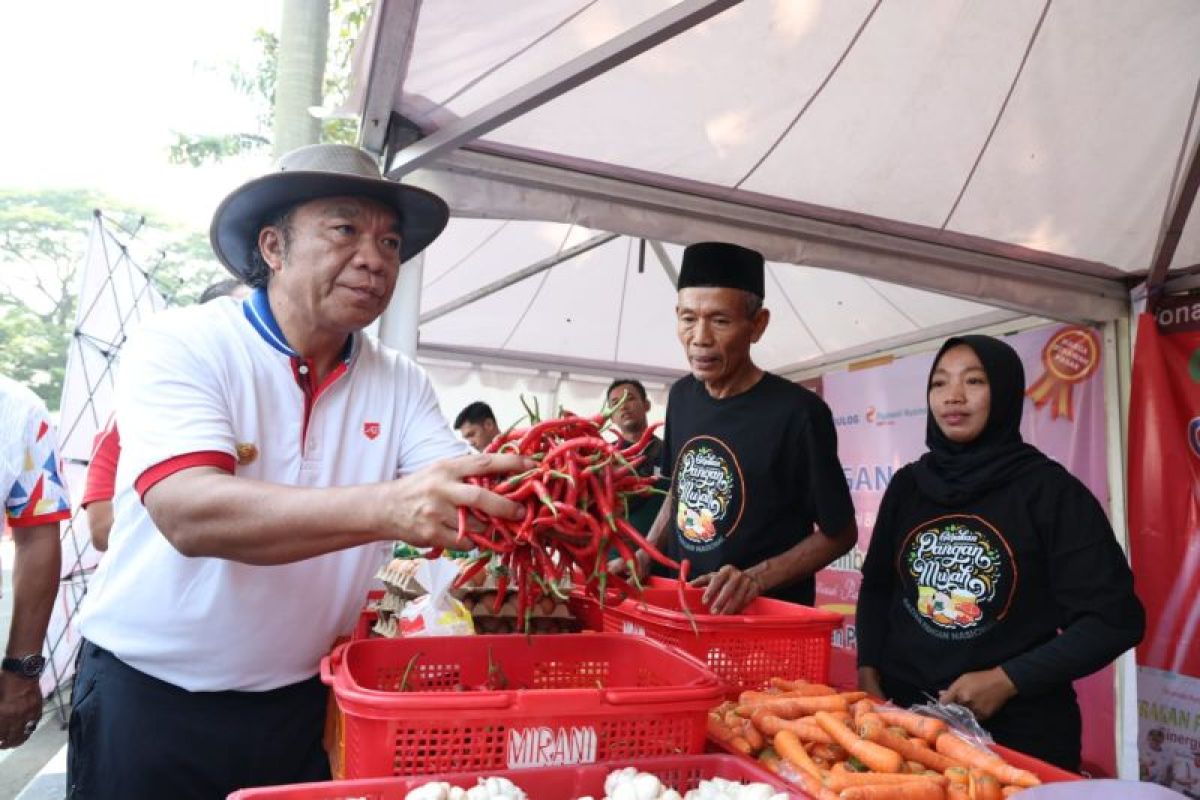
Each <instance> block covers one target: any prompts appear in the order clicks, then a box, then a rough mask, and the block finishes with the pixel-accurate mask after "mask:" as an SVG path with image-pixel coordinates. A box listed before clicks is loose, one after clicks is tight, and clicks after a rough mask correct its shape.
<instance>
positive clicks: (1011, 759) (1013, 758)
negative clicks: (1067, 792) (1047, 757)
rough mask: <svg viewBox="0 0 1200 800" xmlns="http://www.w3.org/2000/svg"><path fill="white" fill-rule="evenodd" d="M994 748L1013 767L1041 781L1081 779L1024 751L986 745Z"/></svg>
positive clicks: (1079, 776) (1052, 781) (1081, 777)
mask: <svg viewBox="0 0 1200 800" xmlns="http://www.w3.org/2000/svg"><path fill="white" fill-rule="evenodd" d="M988 747H990V748H991V749H993V750H995V751H996V752H997V753H998V754H1000V756H1001V757H1002V758H1003V759H1004V760H1005V761H1007V762H1008V763H1010V764H1012V765H1013V766H1014V767H1019V768H1021V769H1027V770H1029V771H1030V772H1032V773H1033V774H1034V775H1037V776H1038V777H1039V778H1041V779H1042V782H1043V783H1062V782H1063V781H1081V780H1083V779H1084V778H1083V776H1082V775H1076V774H1075V773H1074V772H1068V771H1067V770H1065V769H1063V768H1062V767H1056V766H1054V765H1053V764H1047V763H1046V762H1045V761H1042V760H1040V759H1037V758H1034V757H1033V756H1027V755H1025V754H1024V753H1018V752H1017V751H1016V750H1010V749H1008V748H1007V747H1004V746H1002V745H998V744H992V745H988Z"/></svg>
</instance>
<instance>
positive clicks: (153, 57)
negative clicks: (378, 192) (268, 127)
mask: <svg viewBox="0 0 1200 800" xmlns="http://www.w3.org/2000/svg"><path fill="white" fill-rule="evenodd" d="M281 6H282V0H205V2H203V3H191V2H180V0H103V1H102V2H96V0H61V1H60V2H55V3H38V2H12V3H4V4H3V8H2V9H0V74H2V75H4V76H5V77H4V80H3V86H4V91H3V94H2V95H0V97H2V98H3V99H2V101H0V102H3V106H2V107H3V113H2V114H0V118H2V119H3V123H2V124H0V186H2V187H3V188H6V189H42V188H75V187H78V188H86V189H92V190H97V191H100V192H103V193H105V194H107V195H110V196H112V197H113V198H114V199H120V200H122V201H125V202H128V203H131V204H135V205H137V206H142V207H145V208H147V210H150V211H156V212H158V213H160V214H162V215H163V216H164V217H166V218H168V219H172V220H174V221H177V222H180V223H183V224H188V225H191V226H194V227H197V228H200V229H206V228H207V226H208V220H209V218H210V217H211V215H212V211H213V209H214V208H215V207H216V204H217V203H218V202H219V201H220V199H221V197H223V196H224V194H225V193H226V192H228V191H229V190H230V189H232V188H233V187H234V186H236V185H237V184H238V183H240V182H241V181H242V180H244V179H245V178H248V177H250V176H252V175H255V174H258V173H260V172H262V171H263V170H265V169H266V167H267V166H268V163H269V156H263V157H259V158H247V159H238V160H236V161H235V162H234V163H229V164H224V165H221V166H217V167H205V168H203V169H192V168H187V167H172V166H170V165H168V164H167V148H168V145H169V143H170V141H171V139H172V136H171V131H172V130H173V129H174V130H180V131H187V132H189V133H204V132H211V133H218V132H233V131H239V130H250V131H252V130H255V125H256V123H255V109H254V106H253V105H252V104H251V103H250V102H249V101H248V100H247V99H246V98H244V97H243V96H242V95H240V94H239V93H238V92H237V91H236V89H234V88H233V87H232V85H231V84H230V82H229V79H228V75H229V73H230V65H232V64H234V63H236V62H238V61H239V60H241V61H244V62H247V63H249V62H250V61H252V59H253V58H254V55H255V53H256V52H257V48H256V45H255V43H254V39H253V36H254V32H255V30H256V29H257V28H259V27H265V28H268V29H269V30H272V31H277V30H278V21H279V11H280V7H281Z"/></svg>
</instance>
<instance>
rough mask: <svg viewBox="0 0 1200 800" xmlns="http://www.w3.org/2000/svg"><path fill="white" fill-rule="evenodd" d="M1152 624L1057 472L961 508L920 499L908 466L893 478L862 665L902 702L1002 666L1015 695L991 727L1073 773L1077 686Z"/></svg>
mask: <svg viewBox="0 0 1200 800" xmlns="http://www.w3.org/2000/svg"><path fill="white" fill-rule="evenodd" d="M1144 620H1145V617H1144V614H1143V612H1142V608H1141V605H1140V603H1139V602H1138V600H1137V598H1136V597H1135V595H1134V593H1133V575H1132V573H1131V572H1130V570H1129V566H1128V563H1127V562H1126V560H1125V555H1124V553H1123V552H1122V551H1121V548H1120V546H1119V545H1118V544H1117V541H1116V538H1115V536H1114V535H1113V532H1112V528H1111V526H1110V525H1109V523H1108V519H1107V517H1106V516H1105V515H1104V511H1103V509H1101V507H1100V504H1099V503H1098V502H1097V501H1096V499H1095V497H1093V496H1092V494H1091V492H1089V491H1088V490H1087V488H1086V487H1085V486H1084V485H1083V484H1082V483H1080V481H1079V480H1078V479H1076V478H1075V477H1074V476H1072V475H1071V474H1070V473H1068V472H1067V471H1066V470H1065V469H1063V468H1062V467H1061V466H1060V465H1058V464H1054V463H1050V464H1047V465H1046V466H1044V467H1042V468H1038V469H1036V470H1033V471H1032V472H1030V473H1029V474H1026V475H1021V476H1018V477H1017V478H1016V479H1015V480H1013V481H1011V482H1009V483H1007V484H1005V485H1003V486H1001V487H999V488H996V489H993V490H991V491H989V492H986V493H984V494H983V495H982V496H980V497H978V498H976V499H975V500H973V501H971V502H969V503H966V504H964V505H962V506H960V507H955V508H949V507H946V506H942V505H940V504H938V503H936V502H934V501H932V500H930V499H929V498H927V497H926V496H925V495H923V494H922V493H921V492H920V491H918V489H917V485H916V481H915V480H914V479H913V474H912V470H911V469H910V468H909V467H905V468H904V469H901V470H900V471H898V472H897V473H896V474H895V476H893V478H892V481H891V483H890V484H889V486H888V489H887V492H886V493H885V494H884V497H883V501H882V502H881V504H880V508H879V514H878V517H877V521H876V524H875V530H874V533H873V535H872V539H871V544H870V547H869V549H868V551H867V558H866V561H865V562H864V564H863V583H862V587H861V589H860V592H859V598H858V613H857V634H858V663H859V665H860V666H872V667H876V668H877V669H879V671H880V673H881V674H882V677H883V680H884V688H885V690H887V692H888V694H889V696H890V697H891V698H892V699H894V700H896V701H897V702H901V703H904V704H910V703H914V702H925V701H926V700H927V699H928V698H927V696H926V695H933V696H936V695H937V692H938V691H939V690H941V689H944V688H946V687H947V686H949V685H950V683H952V682H953V681H954V680H955V679H957V678H958V677H959V676H960V675H963V674H964V673H967V672H975V671H979V670H986V669H991V668H993V667H996V666H1002V667H1003V668H1004V670H1005V672H1006V673H1008V675H1009V677H1010V678H1011V679H1012V681H1013V683H1014V684H1015V685H1016V687H1017V690H1018V695H1017V697H1015V698H1013V699H1012V700H1010V701H1009V702H1008V703H1007V704H1006V705H1005V706H1004V707H1003V708H1002V709H1001V710H1000V712H999V713H998V714H997V715H996V716H995V717H993V718H992V719H991V720H990V721H988V722H987V723H986V725H985V726H986V727H988V728H989V730H991V732H992V735H993V736H995V738H996V740H997V741H999V742H1000V743H1001V744H1005V745H1009V746H1012V747H1015V748H1016V749H1018V750H1022V751H1023V752H1026V753H1029V754H1030V755H1035V756H1038V757H1041V758H1044V759H1046V760H1050V761H1053V762H1054V763H1058V764H1061V765H1063V766H1067V767H1076V766H1078V756H1079V751H1078V748H1079V711H1078V706H1077V705H1076V703H1075V696H1074V693H1073V690H1072V688H1071V681H1073V680H1074V679H1076V678H1079V677H1082V676H1084V675H1087V674H1089V673H1091V672H1094V671H1095V670H1097V669H1099V668H1100V667H1102V666H1104V665H1105V664H1107V663H1108V662H1110V661H1112V660H1113V658H1115V657H1116V656H1117V655H1118V654H1120V653H1121V652H1122V651H1124V650H1126V649H1127V648H1129V647H1132V646H1133V645H1134V644H1136V643H1137V641H1139V640H1140V638H1141V634H1142V630H1143V627H1144ZM1060 630H1061V631H1062V633H1061V634H1060V633H1059V631H1060ZM1072 762H1074V763H1072Z"/></svg>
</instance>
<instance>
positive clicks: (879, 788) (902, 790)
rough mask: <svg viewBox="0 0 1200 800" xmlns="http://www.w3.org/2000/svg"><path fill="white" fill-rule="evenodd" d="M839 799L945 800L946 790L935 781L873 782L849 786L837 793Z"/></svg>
mask: <svg viewBox="0 0 1200 800" xmlns="http://www.w3.org/2000/svg"><path fill="white" fill-rule="evenodd" d="M838 797H839V798H840V799H841V800H946V790H945V789H943V788H942V787H941V786H938V785H937V784H936V783H932V782H930V781H924V782H921V783H911V784H898V785H892V786H889V785H886V784H874V785H872V786H851V787H850V788H849V789H843V790H842V792H841V793H840V794H839V795H838Z"/></svg>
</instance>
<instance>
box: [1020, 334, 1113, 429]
mask: <svg viewBox="0 0 1200 800" xmlns="http://www.w3.org/2000/svg"><path fill="white" fill-rule="evenodd" d="M1099 365H1100V338H1099V337H1098V336H1097V335H1096V332H1095V331H1093V330H1091V329H1090V328H1084V327H1082V326H1079V325H1071V326H1068V327H1066V328H1063V329H1061V330H1059V331H1058V332H1057V333H1055V334H1054V335H1053V336H1051V337H1050V341H1048V342H1046V346H1045V347H1044V348H1042V366H1044V367H1045V368H1046V371H1045V372H1044V373H1042V377H1040V378H1038V379H1037V382H1036V383H1034V384H1033V386H1030V387H1029V390H1028V391H1027V392H1026V395H1028V396H1029V398H1030V399H1032V400H1033V404H1034V405H1035V406H1036V407H1037V408H1041V407H1042V406H1044V405H1047V404H1049V405H1050V418H1051V419H1058V418H1059V417H1065V418H1066V419H1069V420H1073V419H1075V406H1074V403H1073V400H1072V397H1071V392H1072V389H1073V387H1074V386H1075V384H1078V383H1083V382H1084V381H1086V380H1087V379H1088V378H1090V377H1092V375H1093V374H1094V373H1095V372H1096V367H1098V366H1099Z"/></svg>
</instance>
